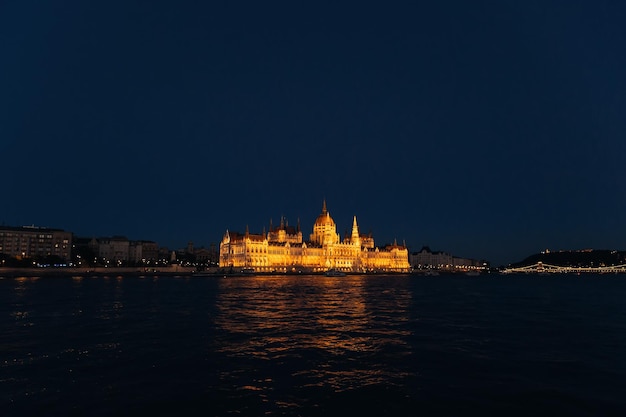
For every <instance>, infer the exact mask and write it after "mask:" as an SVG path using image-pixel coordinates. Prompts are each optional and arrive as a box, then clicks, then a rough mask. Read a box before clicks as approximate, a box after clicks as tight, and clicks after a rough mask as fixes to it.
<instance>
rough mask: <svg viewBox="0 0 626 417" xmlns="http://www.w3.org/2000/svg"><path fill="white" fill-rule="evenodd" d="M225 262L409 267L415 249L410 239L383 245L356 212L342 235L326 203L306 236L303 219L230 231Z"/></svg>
mask: <svg viewBox="0 0 626 417" xmlns="http://www.w3.org/2000/svg"><path fill="white" fill-rule="evenodd" d="M220 267H222V268H228V267H232V268H253V269H254V271H256V272H284V273H288V272H305V273H306V272H321V271H326V270H328V269H331V268H334V269H338V270H340V271H344V272H357V273H367V272H409V270H410V266H409V253H408V249H407V248H406V246H404V245H398V244H396V243H394V244H393V245H388V246H386V247H384V248H378V247H376V246H375V245H374V239H373V238H372V236H371V235H363V234H361V233H359V226H358V225H357V221H356V216H354V219H353V222H352V233H351V234H350V236H346V237H345V238H344V239H343V241H341V239H340V237H339V234H338V233H337V226H336V224H335V221H334V220H333V218H332V217H331V216H330V213H329V212H328V210H327V209H326V202H325V201H324V203H323V207H322V213H321V214H320V215H319V216H318V217H317V219H316V220H315V223H314V225H313V233H311V234H310V235H309V240H308V241H304V240H303V235H302V231H301V229H300V223H299V222H298V225H297V226H296V227H293V226H289V225H287V224H286V223H285V221H284V220H282V219H281V222H280V226H277V227H273V226H272V225H270V230H269V232H267V233H265V231H264V232H263V233H261V234H252V233H250V232H249V231H248V230H246V232H245V233H243V234H240V233H235V232H229V231H228V230H227V231H226V233H225V234H224V237H223V238H222V241H221V243H220Z"/></svg>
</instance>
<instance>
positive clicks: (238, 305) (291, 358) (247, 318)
mask: <svg viewBox="0 0 626 417" xmlns="http://www.w3.org/2000/svg"><path fill="white" fill-rule="evenodd" d="M367 283H368V280H367V277H364V276H350V277H345V278H341V279H337V278H333V277H319V276H314V277H287V278H285V277H284V276H281V277H257V278H255V279H249V278H242V279H230V280H222V281H220V283H219V290H220V291H219V294H218V297H217V300H216V304H217V308H218V311H219V314H218V315H217V317H216V319H215V324H216V326H217V327H218V328H219V329H220V330H221V332H219V333H220V334H221V335H222V336H221V340H219V343H218V349H219V351H220V352H222V353H223V354H225V355H227V356H228V357H230V358H238V360H241V358H254V359H261V360H264V361H269V362H271V363H272V364H273V365H272V366H275V367H279V368H281V367H282V372H279V375H281V376H282V378H283V379H285V380H288V381H290V382H291V383H294V382H295V383H296V384H299V385H300V386H302V387H311V386H318V387H325V388H331V389H332V390H334V391H336V392H339V391H343V390H347V389H353V388H359V387H363V386H367V385H371V384H379V383H387V384H393V383H398V384H400V383H401V380H402V379H403V378H405V377H406V376H407V374H406V373H405V372H403V371H402V370H401V369H400V368H394V367H390V366H389V365H390V363H389V362H386V363H385V362H384V361H379V360H377V358H378V357H379V356H380V355H382V354H384V352H385V351H393V354H394V355H396V356H397V357H408V356H409V355H410V354H411V348H410V344H409V343H408V342H407V340H406V339H407V337H408V336H409V335H410V334H411V332H410V330H409V328H408V326H406V324H407V323H408V320H409V318H408V310H409V308H408V307H409V305H410V301H411V294H410V292H409V290H408V288H406V287H405V288H403V287H402V286H397V287H395V288H394V289H393V290H388V293H387V294H382V297H381V294H380V293H378V291H379V288H378V287H374V288H372V287H370V286H368V285H367ZM372 297H375V298H376V299H377V301H376V303H375V304H370V303H368V301H369V299H371V298H372ZM381 299H382V301H381ZM403 324H404V325H403ZM346 358H349V359H348V363H346ZM383 364H384V365H383ZM256 366H258V364H257V365H256ZM260 373H261V372H259V374H260ZM222 377H223V378H224V379H225V380H227V381H228V382H229V383H231V384H235V385H241V386H247V387H249V388H248V389H255V390H258V389H268V390H269V389H271V388H270V386H271V384H270V383H268V381H267V380H264V379H262V378H261V379H257V380H253V381H248V382H246V381H245V379H246V378H249V377H250V374H249V373H238V372H226V373H225V374H223V375H222Z"/></svg>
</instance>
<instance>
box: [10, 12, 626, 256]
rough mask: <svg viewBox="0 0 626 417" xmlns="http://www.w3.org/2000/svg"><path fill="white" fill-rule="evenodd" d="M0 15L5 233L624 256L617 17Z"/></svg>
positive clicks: (624, 162) (624, 75) (622, 64)
mask: <svg viewBox="0 0 626 417" xmlns="http://www.w3.org/2000/svg"><path fill="white" fill-rule="evenodd" d="M338 3H339V2H328V3H325V2H319V1H315V2H295V1H291V2H284V3H277V2H237V1H221V2H218V1H206V2H204V1H178V2H170V1H168V2H166V1H130V0H126V1H119V2H117V1H82V0H81V1H63V2H60V1H53V0H49V1H27V0H15V1H12V0H9V1H3V2H2V3H0V54H1V55H0V167H1V170H0V172H2V183H1V188H0V222H2V223H4V224H5V225H10V226H22V225H31V224H35V225H37V226H46V227H54V228H62V229H65V230H69V231H72V232H74V233H75V234H77V235H79V236H86V237H92V236H105V235H125V236H127V237H128V238H130V239H149V240H155V241H157V242H158V243H159V244H160V245H162V246H168V247H170V248H179V247H184V246H186V244H187V241H190V240H191V241H193V242H194V244H195V245H196V246H202V245H204V246H208V245H209V244H210V243H217V242H219V240H220V239H221V237H222V235H223V233H224V232H225V230H226V229H229V230H234V231H241V232H243V231H244V230H245V228H246V225H249V227H250V231H251V232H257V233H260V232H261V231H262V229H263V227H264V226H265V227H267V225H268V224H269V221H270V219H273V222H274V224H277V223H278V222H279V219H280V216H281V215H284V216H286V218H287V219H288V221H289V224H295V223H296V222H297V220H298V218H299V219H300V222H301V225H302V228H303V232H304V235H305V236H306V237H308V234H309V233H311V231H312V226H313V222H314V220H315V218H316V216H317V215H318V214H319V213H320V212H321V208H322V201H323V199H324V198H325V199H326V201H327V204H328V209H329V211H330V213H331V215H332V216H333V218H334V219H335V221H336V222H337V225H338V232H339V233H340V234H341V235H342V236H343V234H344V232H345V231H349V230H350V227H351V224H352V216H353V215H356V216H357V219H358V222H359V225H360V227H361V231H362V232H370V231H371V232H372V233H373V236H374V238H375V240H376V243H377V244H379V245H382V244H384V243H391V242H393V240H394V238H395V239H397V240H398V242H399V243H401V242H402V241H406V243H407V245H409V248H410V250H411V251H417V250H419V249H420V248H421V247H422V246H423V245H428V246H430V248H431V249H433V250H443V251H446V252H449V253H452V254H454V255H457V256H462V257H470V258H477V259H487V260H489V261H491V262H492V264H494V265H500V264H506V263H509V262H515V261H519V260H521V259H523V258H524V257H525V256H527V255H530V254H532V253H536V252H538V251H540V250H543V249H546V248H550V249H551V250H558V249H583V248H596V249H621V250H624V249H626V182H625V181H626V175H625V174H626V24H625V23H624V22H626V3H625V2H621V1H572V0H563V1H547V0H539V1H472V2H468V1H432V2H405V3H407V4H408V3H410V5H407V4H403V5H399V4H393V3H389V2H379V3H368V2H343V3H341V4H338Z"/></svg>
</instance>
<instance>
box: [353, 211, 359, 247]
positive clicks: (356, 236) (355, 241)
mask: <svg viewBox="0 0 626 417" xmlns="http://www.w3.org/2000/svg"><path fill="white" fill-rule="evenodd" d="M350 242H351V243H352V244H353V245H354V246H358V247H361V236H360V235H359V226H358V225H357V223H356V216H354V219H353V220H352V235H351V236H350Z"/></svg>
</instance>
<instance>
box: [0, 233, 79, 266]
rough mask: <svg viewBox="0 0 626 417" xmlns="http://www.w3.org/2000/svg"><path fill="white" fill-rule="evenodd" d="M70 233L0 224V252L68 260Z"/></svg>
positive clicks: (17, 256) (20, 256) (8, 254)
mask: <svg viewBox="0 0 626 417" xmlns="http://www.w3.org/2000/svg"><path fill="white" fill-rule="evenodd" d="M71 251H72V233H71V232H66V231H64V230H61V229H50V228H47V227H36V226H23V227H12V226H0V253H1V254H4V255H7V256H10V257H13V258H17V259H44V258H46V257H56V258H58V259H59V260H63V261H66V262H69V261H70V260H71Z"/></svg>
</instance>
